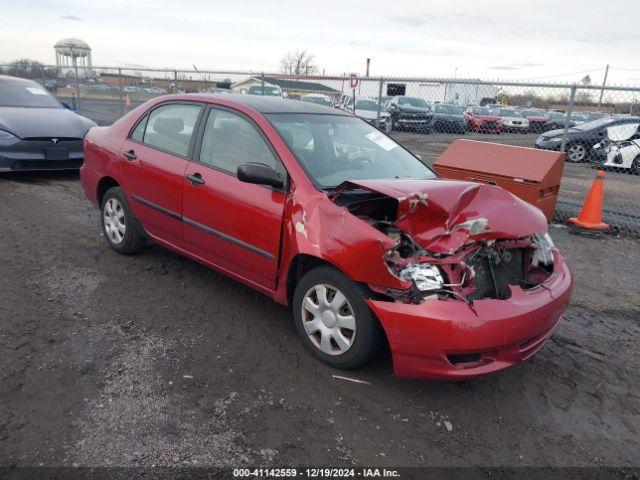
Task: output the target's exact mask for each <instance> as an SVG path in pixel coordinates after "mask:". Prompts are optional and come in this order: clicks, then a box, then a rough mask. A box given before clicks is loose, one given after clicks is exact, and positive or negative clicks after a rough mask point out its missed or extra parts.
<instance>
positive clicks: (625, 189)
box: [0, 64, 640, 235]
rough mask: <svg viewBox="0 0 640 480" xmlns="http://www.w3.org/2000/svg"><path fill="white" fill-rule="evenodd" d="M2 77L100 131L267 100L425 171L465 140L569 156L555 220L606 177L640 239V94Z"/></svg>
mask: <svg viewBox="0 0 640 480" xmlns="http://www.w3.org/2000/svg"><path fill="white" fill-rule="evenodd" d="M0 74H4V75H11V76H18V77H23V78H29V79H32V80H35V81H36V82H38V83H40V84H42V85H43V86H44V87H45V88H46V89H48V90H49V91H51V92H52V93H53V94H54V95H55V96H56V97H57V98H58V99H59V100H60V101H61V102H63V103H65V104H66V105H68V106H69V107H70V108H72V109H74V110H76V111H77V112H78V113H79V114H81V115H84V116H86V117H89V118H91V119H92V120H94V121H95V122H96V123H98V124H99V125H109V124H111V123H113V122H114V121H115V120H117V119H118V118H119V117H121V116H122V115H124V114H126V113H127V112H129V111H131V110H132V109H133V108H135V107H137V106H138V105H141V104H142V103H144V102H146V101H147V100H149V99H152V98H154V97H157V96H160V95H165V94H168V93H196V92H197V93H234V94H258V95H262V94H264V95H275V96H283V97H286V98H289V99H292V100H298V101H303V102H313V103H318V104H322V105H327V106H330V107H335V108H341V109H345V110H349V111H351V112H353V113H354V114H355V115H358V116H360V117H362V118H364V119H365V120H367V121H369V122H371V123H372V124H374V125H376V126H377V127H378V128H380V129H381V130H384V131H386V132H387V133H389V134H390V135H391V136H393V137H394V138H395V139H396V140H397V141H399V142H400V143H401V144H403V145H404V146H406V147H407V148H408V149H409V150H411V151H412V152H413V153H415V154H417V155H420V156H421V158H422V159H423V161H424V162H425V163H427V164H428V165H432V164H433V162H434V160H435V159H436V158H437V157H438V156H439V155H440V154H441V153H442V152H443V151H444V150H445V149H446V148H447V147H448V146H449V145H450V144H451V143H452V142H453V141H454V140H456V139H459V138H466V139H472V140H479V141H484V142H494V143H501V144H508V145H515V146H520V147H531V148H544V149H550V150H557V151H564V152H565V153H566V155H567V162H566V164H565V168H564V174H563V178H562V184H561V187H560V194H559V199H558V205H557V208H556V219H557V220H558V221H560V222H564V221H566V220H567V218H569V217H571V216H576V215H577V214H578V212H579V210H580V208H581V206H582V203H583V202H584V199H585V198H586V195H587V193H588V191H589V188H590V186H591V184H592V181H593V179H594V178H595V174H596V171H595V169H596V168H597V169H605V170H607V174H606V178H605V198H604V207H603V217H604V221H605V222H607V223H609V224H610V225H611V230H612V231H614V232H624V233H627V234H633V235H640V206H639V203H640V202H639V200H640V185H639V183H640V176H638V175H639V174H640V104H639V100H640V87H621V86H595V85H582V84H579V85H575V84H558V83H553V84H551V83H521V82H508V81H487V80H481V79H468V78H467V79H456V78H451V79H442V78H392V77H376V78H373V77H364V78H359V79H357V81H356V80H355V79H354V78H353V77H352V76H349V75H337V76H291V75H282V74H269V73H263V72H251V71H246V72H237V71H229V72H225V71H197V70H180V69H176V70H171V69H148V68H118V67H93V68H91V69H86V68H66V69H62V68H58V67H55V66H37V67H34V66H32V65H20V64H12V65H6V66H1V65H0Z"/></svg>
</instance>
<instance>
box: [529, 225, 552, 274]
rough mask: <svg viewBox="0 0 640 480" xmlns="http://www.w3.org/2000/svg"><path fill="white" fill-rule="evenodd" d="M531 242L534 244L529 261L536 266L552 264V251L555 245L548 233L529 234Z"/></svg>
mask: <svg viewBox="0 0 640 480" xmlns="http://www.w3.org/2000/svg"><path fill="white" fill-rule="evenodd" d="M531 240H532V241H533V244H534V245H535V246H536V249H535V251H534V252H533V257H532V258H531V263H532V264H533V265H535V266H538V267H542V266H544V267H550V266H552V265H553V251H554V250H555V249H556V246H555V245H554V244H553V240H551V236H550V235H549V234H548V233H536V234H534V235H532V236H531Z"/></svg>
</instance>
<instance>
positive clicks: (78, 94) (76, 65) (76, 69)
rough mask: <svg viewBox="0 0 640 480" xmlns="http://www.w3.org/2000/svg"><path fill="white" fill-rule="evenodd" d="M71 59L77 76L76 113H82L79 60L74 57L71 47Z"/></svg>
mask: <svg viewBox="0 0 640 480" xmlns="http://www.w3.org/2000/svg"><path fill="white" fill-rule="evenodd" d="M71 59H72V60H73V69H74V71H75V74H76V104H75V105H74V107H75V109H76V112H77V113H80V80H79V78H78V59H77V58H76V57H75V56H74V55H73V47H71Z"/></svg>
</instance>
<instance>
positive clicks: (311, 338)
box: [292, 266, 385, 370]
mask: <svg viewBox="0 0 640 480" xmlns="http://www.w3.org/2000/svg"><path fill="white" fill-rule="evenodd" d="M332 293H333V294H332ZM338 293H341V294H342V295H343V297H344V300H345V302H341V301H340V298H341V297H339V296H338ZM323 296H324V298H325V299H326V300H328V302H324V301H322V300H321V298H322V297H323ZM369 296H370V294H369V292H368V291H367V289H366V288H365V287H363V286H362V285H360V284H357V283H354V282H352V281H351V280H349V279H348V278H347V277H346V276H345V275H344V274H343V273H342V272H340V271H338V270H336V269H335V268H333V267H330V266H322V267H318V268H314V269H313V270H310V271H309V272H307V273H306V274H305V275H304V276H303V277H302V278H301V279H300V281H299V282H298V285H297V286H296V289H295V293H294V295H293V303H292V308H293V319H294V322H295V326H296V330H297V332H298V335H299V336H300V338H302V342H303V343H304V345H305V347H306V348H307V349H308V350H309V351H310V352H311V354H312V355H313V356H314V357H316V358H317V359H318V360H320V361H321V362H323V363H325V364H327V365H329V366H331V367H334V368H340V369H345V370H348V369H352V368H356V367H359V366H361V365H363V364H364V363H366V362H368V361H369V360H371V359H372V358H373V357H374V356H375V355H376V354H377V353H378V352H379V351H380V349H381V348H382V346H383V345H384V340H385V336H384V332H383V330H382V327H381V326H380V323H379V322H378V319H377V318H376V317H375V315H374V314H373V312H372V311H371V310H370V309H369V307H368V306H367V304H366V303H365V298H367V297H369ZM334 302H337V303H335V305H331V304H332V303H334ZM338 303H339V304H340V305H338ZM323 304H324V305H325V307H324V308H323ZM327 312H331V313H327ZM341 317H342V318H343V320H342V321H341V320H340V318H341ZM349 317H351V318H352V319H353V320H348V319H349ZM341 324H342V325H343V327H341V326H340V325H341Z"/></svg>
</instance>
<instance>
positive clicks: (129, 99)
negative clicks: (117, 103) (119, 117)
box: [124, 93, 131, 107]
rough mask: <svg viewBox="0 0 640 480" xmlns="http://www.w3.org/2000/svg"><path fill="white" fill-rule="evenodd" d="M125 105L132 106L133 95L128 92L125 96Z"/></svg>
mask: <svg viewBox="0 0 640 480" xmlns="http://www.w3.org/2000/svg"><path fill="white" fill-rule="evenodd" d="M124 105H125V106H126V107H131V97H130V96H129V94H128V93H127V94H126V95H125V96H124Z"/></svg>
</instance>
